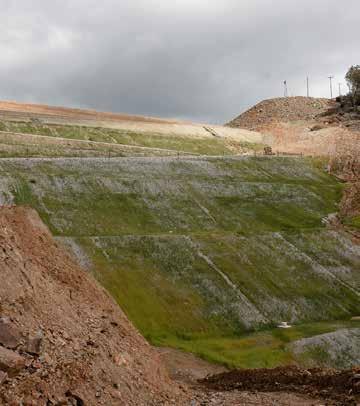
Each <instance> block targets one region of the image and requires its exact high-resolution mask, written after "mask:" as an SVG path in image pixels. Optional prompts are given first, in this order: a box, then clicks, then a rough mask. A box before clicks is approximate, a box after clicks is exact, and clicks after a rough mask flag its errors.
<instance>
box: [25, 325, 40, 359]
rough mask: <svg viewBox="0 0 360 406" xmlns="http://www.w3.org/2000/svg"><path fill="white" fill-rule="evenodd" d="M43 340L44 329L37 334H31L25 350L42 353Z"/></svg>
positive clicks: (31, 352)
mask: <svg viewBox="0 0 360 406" xmlns="http://www.w3.org/2000/svg"><path fill="white" fill-rule="evenodd" d="M42 340H43V333H42V331H39V332H38V333H37V334H36V335H35V336H29V337H28V338H27V340H26V344H25V351H26V352H27V353H29V354H31V355H40V353H41V347H42Z"/></svg>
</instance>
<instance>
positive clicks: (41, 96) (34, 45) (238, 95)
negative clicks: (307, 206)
mask: <svg viewBox="0 0 360 406" xmlns="http://www.w3.org/2000/svg"><path fill="white" fill-rule="evenodd" d="M30 3H31V4H30ZM0 6H1V10H2V13H1V14H2V24H1V26H0V33H1V36H0V51H1V64H0V78H1V83H2V86H1V93H0V95H1V98H3V99H11V100H18V101H34V102H41V103H48V104H56V105H72V106H82V107H91V108H96V109H100V110H110V111H122V112H128V113H136V114H147V115H156V116H163V117H179V118H187V119H193V120H197V121H209V122H219V123H221V122H224V121H227V120H228V119H230V118H232V117H233V116H235V115H237V114H238V113H239V112H240V111H242V110H244V109H245V108H246V107H248V106H250V105H252V104H253V103H255V102H257V101H259V100H261V99H263V98H270V97H276V96H280V95H281V94H282V82H283V80H284V79H287V80H288V83H289V91H290V93H291V95H305V92H306V87H305V80H306V76H307V75H309V76H310V81H311V92H312V95H314V96H328V95H329V85H328V80H327V76H329V75H330V74H332V75H334V76H335V80H334V89H335V86H336V88H337V83H338V82H344V79H343V78H344V74H345V72H346V70H347V68H348V67H349V65H351V64H355V63H360V48H359V46H358V37H359V27H358V25H359V24H358V16H359V15H360V3H359V1H358V0H348V1H347V2H346V4H345V3H344V2H339V1H338V0H316V2H315V1H313V0H303V1H301V2H299V1H296V0H274V1H271V2H270V1H267V0H245V1H244V0H242V1H239V0H222V1H219V0H177V1H176V0H173V1H168V0H121V1H119V0H103V1H101V2H99V1H93V0H86V1H85V0H71V1H69V0H68V1H58V0H52V1H44V0H32V1H31V2H28V1H25V0H24V1H19V0H18V1H16V0H8V1H6V0H0ZM343 88H344V89H345V86H344V87H343Z"/></svg>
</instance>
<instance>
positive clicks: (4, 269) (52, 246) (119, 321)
mask: <svg viewBox="0 0 360 406" xmlns="http://www.w3.org/2000/svg"><path fill="white" fill-rule="evenodd" d="M0 264H1V266H0V280H1V283H0V298H1V299H0V300H1V301H0V404H4V405H12V404H13V405H18V404H24V405H36V406H41V405H46V406H51V405H95V404H96V405H98V404H103V405H116V404H118V405H122V404H124V405H137V406H138V405H162V404H171V401H173V402H175V399H177V400H178V401H179V404H181V402H182V400H183V392H182V391H181V390H180V389H179V387H178V386H177V385H176V384H174V383H173V382H172V381H171V380H170V379H169V378H168V375H167V373H166V371H165V369H164V368H163V366H162V364H161V362H160V360H159V356H158V354H157V353H156V352H155V351H154V350H153V349H152V348H151V347H150V346H149V345H148V344H147V343H146V341H145V340H144V339H143V337H141V336H140V334H139V333H138V332H137V331H136V330H135V329H134V328H133V327H132V325H131V324H130V323H129V321H128V320H127V318H126V317H125V315H124V314H123V313H122V312H121V310H120V308H119V307H118V306H117V305H116V304H115V303H114V302H113V301H112V300H111V298H110V297H109V296H108V294H107V293H106V292H105V291H104V290H103V289H102V288H100V287H99V286H98V284H97V283H96V282H95V281H94V280H93V279H92V278H91V277H90V276H89V275H87V274H86V273H85V272H84V271H83V270H81V269H80V268H79V267H78V266H77V265H76V264H75V263H74V262H73V260H72V259H71V258H70V257H69V256H68V255H67V254H66V252H65V251H64V250H63V249H62V248H60V247H59V246H58V245H57V243H56V242H55V241H54V240H53V239H52V237H51V235H50V233H49V232H48V230H47V228H46V227H45V226H44V225H43V223H42V222H41V220H40V219H39V217H38V215H37V213H36V212H35V211H33V210H32V209H28V208H22V207H11V208H6V207H2V208H1V209H0Z"/></svg>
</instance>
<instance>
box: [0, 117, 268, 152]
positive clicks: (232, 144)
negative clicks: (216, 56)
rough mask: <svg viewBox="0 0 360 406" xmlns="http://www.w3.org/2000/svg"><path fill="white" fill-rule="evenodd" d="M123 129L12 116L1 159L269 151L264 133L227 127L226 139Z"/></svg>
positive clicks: (1, 132) (2, 126) (2, 124)
mask: <svg viewBox="0 0 360 406" xmlns="http://www.w3.org/2000/svg"><path fill="white" fill-rule="evenodd" d="M132 124H133V123H132ZM123 125H124V126H125V128H117V127H116V125H115V128H113V127H112V126H114V123H112V126H110V127H109V125H106V124H102V126H101V127H99V126H94V123H93V122H90V123H89V122H86V123H85V124H81V123H78V122H74V123H73V124H54V123H44V122H43V121H40V120H38V119H36V120H27V121H22V120H20V121H19V120H9V117H7V119H2V120H0V157H10V156H18V157H37V156H38V157H44V156H46V157H59V156H60V157H61V156H63V157H64V156H66V157H97V156H98V157H99V156H118V157H119V156H144V155H145V156H164V155H177V154H179V153H180V154H194V155H199V154H201V155H231V154H234V153H236V154H239V153H245V152H254V151H260V150H262V149H263V147H264V145H263V143H262V136H261V135H260V134H258V133H251V132H249V131H247V132H246V131H242V130H240V131H237V130H235V132H234V133H229V134H228V133H227V132H228V131H229V129H225V127H222V128H221V131H225V134H221V135H220V133H219V134H217V132H214V131H215V130H212V129H209V128H207V127H206V128H207V130H205V127H201V126H198V127H189V128H188V127H187V126H180V125H179V126H178V127H176V130H179V128H180V130H181V131H180V132H182V133H181V134H176V133H172V130H174V129H172V130H171V128H168V126H167V125H165V124H163V125H162V126H160V127H158V128H155V129H152V128H145V129H140V130H139V129H136V128H135V129H132V128H131V126H130V128H126V124H123ZM164 126H165V132H163V131H164ZM156 130H158V131H156ZM186 131H189V133H186ZM214 134H215V135H214Z"/></svg>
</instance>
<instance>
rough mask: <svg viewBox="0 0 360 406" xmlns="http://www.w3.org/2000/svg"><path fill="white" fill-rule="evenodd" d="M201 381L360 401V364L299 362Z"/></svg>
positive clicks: (229, 387)
mask: <svg viewBox="0 0 360 406" xmlns="http://www.w3.org/2000/svg"><path fill="white" fill-rule="evenodd" d="M200 382H201V383H202V384H203V385H204V386H205V387H207V388H208V389H212V390H218V391H234V390H241V391H246V390H251V391H259V392H298V393H302V394H310V395H311V396H315V397H321V398H323V399H326V400H328V401H330V402H331V404H338V405H357V404H358V403H357V402H358V401H360V368H354V369H352V370H346V371H335V370H324V369H320V368H319V369H308V370H303V369H300V368H298V367H295V366H292V367H291V366H289V367H278V368H275V369H255V370H253V369H252V370H246V369H243V370H234V371H231V372H225V373H222V374H218V375H213V376H211V377H207V378H205V379H203V380H201V381H200Z"/></svg>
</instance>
